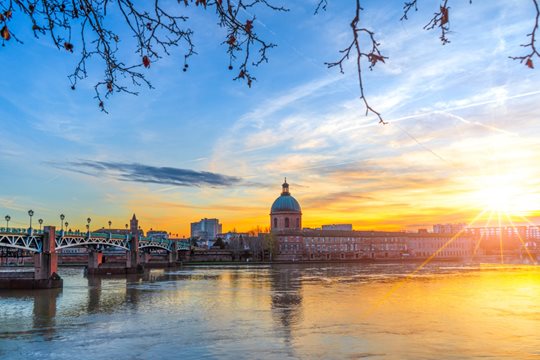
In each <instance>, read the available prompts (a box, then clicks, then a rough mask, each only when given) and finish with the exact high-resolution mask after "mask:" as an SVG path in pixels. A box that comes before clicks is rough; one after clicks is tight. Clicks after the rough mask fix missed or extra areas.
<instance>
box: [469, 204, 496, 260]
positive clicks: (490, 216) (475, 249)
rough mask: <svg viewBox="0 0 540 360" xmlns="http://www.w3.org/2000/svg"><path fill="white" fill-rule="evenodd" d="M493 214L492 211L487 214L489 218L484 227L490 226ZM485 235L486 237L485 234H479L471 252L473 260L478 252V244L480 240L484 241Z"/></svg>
mask: <svg viewBox="0 0 540 360" xmlns="http://www.w3.org/2000/svg"><path fill="white" fill-rule="evenodd" d="M493 213H494V211H493V210H491V212H490V213H489V217H488V219H487V221H486V223H485V224H484V227H489V226H490V225H491V219H492V218H493ZM485 235H486V234H485V232H483V233H482V234H480V239H478V241H477V242H476V244H475V246H474V251H473V255H472V258H473V259H474V257H475V256H476V253H477V252H478V249H479V248H480V244H481V243H482V240H483V239H484V236H485Z"/></svg>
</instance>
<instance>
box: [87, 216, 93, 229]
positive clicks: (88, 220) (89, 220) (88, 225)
mask: <svg viewBox="0 0 540 360" xmlns="http://www.w3.org/2000/svg"><path fill="white" fill-rule="evenodd" d="M86 222H87V223H88V224H86V230H88V232H90V223H91V222H92V219H90V218H88V219H86Z"/></svg>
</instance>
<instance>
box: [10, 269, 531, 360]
mask: <svg viewBox="0 0 540 360" xmlns="http://www.w3.org/2000/svg"><path fill="white" fill-rule="evenodd" d="M415 266H416V265H413V264H332V265H328V264H310V265H276V266H245V267H229V266H211V267H210V266H208V267H191V268H188V267H185V268H181V269H171V270H152V271H150V272H149V273H147V274H145V275H144V276H142V277H141V276H139V277H137V276H135V277H129V278H127V279H126V277H90V278H86V277H84V276H83V270H82V269H81V268H61V269H60V275H61V276H62V277H63V278H64V288H63V289H61V290H40V291H33V292H31V291H19V292H13V291H10V292H6V291H4V292H0V358H2V359H69V360H73V359H76V360H82V359H97V358H106V359H114V360H120V359H172V358H178V359H180V358H181V359H201V358H204V359H260V358H265V359H266V358H268V359H286V358H291V359H358V358H367V359H372V358H373V359H471V358H482V359H485V358H487V359H490V358H491V359H540V267H538V266H537V267H533V266H531V267H523V266H522V267H503V266H501V267H485V266H477V265H474V266H463V265H452V264H430V265H428V266H427V267H426V268H424V269H422V270H421V271H419V272H417V273H415V274H414V276H410V274H412V272H413V271H414V270H415Z"/></svg>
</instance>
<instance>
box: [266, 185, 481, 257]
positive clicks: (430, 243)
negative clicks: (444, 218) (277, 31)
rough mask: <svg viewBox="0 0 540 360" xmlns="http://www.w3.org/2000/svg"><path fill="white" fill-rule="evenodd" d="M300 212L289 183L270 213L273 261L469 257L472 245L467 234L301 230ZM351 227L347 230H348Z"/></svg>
mask: <svg viewBox="0 0 540 360" xmlns="http://www.w3.org/2000/svg"><path fill="white" fill-rule="evenodd" d="M301 224H302V211H301V208H300V204H299V203H298V201H297V200H296V199H295V198H294V197H292V195H291V193H290V191H289V184H288V183H287V181H285V182H284V183H283V185H282V192H281V195H280V196H279V197H278V198H277V199H276V200H275V201H274V203H273V204H272V207H271V210H270V228H271V230H272V233H274V235H275V236H276V240H277V241H276V242H277V256H276V258H275V259H276V260H285V261H295V260H355V259H381V258H382V259H384V258H389V259H391V258H394V259H402V258H412V257H419V258H427V257H429V256H432V255H435V258H438V259H440V258H451V259H460V258H470V257H471V256H472V255H473V252H474V247H475V242H474V240H473V236H472V235H470V234H467V233H455V232H454V233H451V232H449V233H446V232H441V233H429V232H427V231H425V230H423V231H418V232H414V233H413V232H388V231H353V230H352V226H351V225H347V224H342V225H328V226H326V225H325V227H324V229H323V230H314V229H303V230H302V228H301ZM349 227H350V228H349Z"/></svg>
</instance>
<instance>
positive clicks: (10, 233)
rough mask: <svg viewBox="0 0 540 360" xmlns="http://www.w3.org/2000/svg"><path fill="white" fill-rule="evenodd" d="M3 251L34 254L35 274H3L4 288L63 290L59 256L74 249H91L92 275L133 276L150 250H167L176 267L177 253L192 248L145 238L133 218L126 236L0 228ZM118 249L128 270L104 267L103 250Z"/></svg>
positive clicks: (0, 278) (0, 275)
mask: <svg viewBox="0 0 540 360" xmlns="http://www.w3.org/2000/svg"><path fill="white" fill-rule="evenodd" d="M0 247H5V248H12V249H21V250H25V251H27V252H31V253H33V254H34V255H33V260H34V272H33V273H32V276H28V272H20V271H13V272H8V273H6V272H0V289H1V288H55V287H62V280H61V279H60V277H59V276H58V275H57V271H58V252H59V251H61V250H62V249H67V248H73V247H86V248H88V267H87V271H88V273H90V274H101V273H105V274H113V273H114V274H122V273H123V274H130V273H137V272H141V271H142V270H143V265H144V264H145V263H147V262H148V260H149V252H150V251H151V250H156V249H159V250H164V251H165V252H166V253H167V262H168V264H169V265H173V264H175V263H176V260H177V257H178V250H189V244H188V243H186V242H183V241H179V239H167V238H160V237H152V236H149V237H148V236H147V237H145V236H142V235H141V234H140V232H139V227H138V221H137V219H136V218H135V215H134V216H133V219H132V220H131V229H130V231H129V232H128V231H126V232H125V233H124V234H113V233H112V232H108V233H107V232H91V231H87V232H80V231H64V230H61V231H56V228H55V227H54V226H45V227H44V228H43V230H41V229H40V230H36V229H32V228H31V227H30V228H29V229H18V228H7V227H6V228H0ZM111 247H113V248H119V249H123V250H125V252H126V263H125V266H124V265H121V266H118V265H115V264H104V263H103V253H102V250H103V249H105V248H111Z"/></svg>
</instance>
